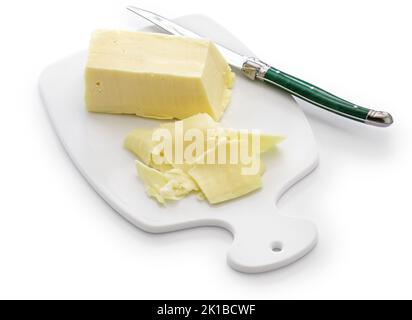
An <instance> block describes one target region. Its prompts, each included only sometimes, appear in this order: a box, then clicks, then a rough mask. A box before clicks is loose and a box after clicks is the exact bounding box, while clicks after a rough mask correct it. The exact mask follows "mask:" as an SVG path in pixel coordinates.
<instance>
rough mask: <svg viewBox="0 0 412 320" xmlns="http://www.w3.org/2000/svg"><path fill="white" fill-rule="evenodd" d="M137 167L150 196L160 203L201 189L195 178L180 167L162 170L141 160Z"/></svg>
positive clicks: (137, 162)
mask: <svg viewBox="0 0 412 320" xmlns="http://www.w3.org/2000/svg"><path fill="white" fill-rule="evenodd" d="M136 169H137V174H138V175H139V177H140V178H141V179H142V180H143V182H144V184H145V188H146V191H147V193H148V194H149V196H151V197H153V198H155V199H156V200H157V201H159V202H160V203H165V201H166V200H179V199H181V198H183V197H184V196H185V195H187V194H189V193H190V192H192V191H198V190H199V188H198V187H197V185H196V183H195V182H194V181H193V179H191V178H190V177H189V176H188V175H187V174H186V173H184V172H183V171H181V170H180V169H171V170H168V171H165V172H161V171H159V170H156V169H153V168H150V167H148V166H147V165H145V164H144V163H142V162H140V161H136Z"/></svg>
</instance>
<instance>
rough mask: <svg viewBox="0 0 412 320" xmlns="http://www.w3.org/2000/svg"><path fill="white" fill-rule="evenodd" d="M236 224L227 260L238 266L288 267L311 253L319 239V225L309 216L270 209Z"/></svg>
mask: <svg viewBox="0 0 412 320" xmlns="http://www.w3.org/2000/svg"><path fill="white" fill-rule="evenodd" d="M248 217H251V218H252V219H253V218H255V219H254V220H252V219H250V218H249V219H244V220H240V221H238V222H237V223H236V225H235V226H234V227H235V228H234V230H235V232H234V241H233V244H232V247H231V248H230V250H229V252H228V255H227V260H228V264H229V265H230V266H231V267H232V268H234V269H235V270H238V271H241V272H245V273H260V272H265V271H270V270H274V269H278V268H281V267H284V266H286V265H288V264H290V263H292V262H294V261H296V260H298V259H300V258H301V257H303V256H304V255H305V254H307V253H308V252H309V251H310V250H311V249H312V248H313V247H314V246H315V245H316V242H317V230H316V227H315V225H314V224H313V223H312V222H310V221H307V220H304V219H301V218H295V217H289V216H285V215H281V214H279V211H278V210H277V209H276V210H275V212H273V209H271V210H266V213H265V214H262V215H261V214H259V217H258V218H256V216H254V215H253V214H251V215H248Z"/></svg>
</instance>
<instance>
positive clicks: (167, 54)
mask: <svg viewBox="0 0 412 320" xmlns="http://www.w3.org/2000/svg"><path fill="white" fill-rule="evenodd" d="M233 82H234V73H233V72H232V71H231V69H230V67H229V65H228V64H227V62H226V61H225V60H224V58H223V56H222V55H221V54H220V52H219V51H218V49H217V48H216V47H215V45H214V44H213V43H212V42H210V41H208V40H201V39H191V38H186V37H180V36H171V35H164V34H158V33H145V32H130V31H111V30H98V31H95V32H94V33H93V35H92V38H91V42H90V47H89V53H88V58H87V63H86V71H85V83H86V91H85V100H86V106H87V109H88V110H89V111H92V112H105V113H123V114H136V115H138V116H143V117H149V118H158V119H173V118H177V119H183V118H186V117H189V116H191V115H194V114H197V113H201V112H203V113H208V114H209V115H210V116H212V117H213V118H214V119H215V120H219V119H220V117H221V116H222V114H223V112H224V110H225V108H226V106H227V105H228V103H229V100H230V94H231V90H230V89H231V87H232V86H233Z"/></svg>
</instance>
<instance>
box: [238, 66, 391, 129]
mask: <svg viewBox="0 0 412 320" xmlns="http://www.w3.org/2000/svg"><path fill="white" fill-rule="evenodd" d="M242 72H243V73H244V74H245V75H246V76H247V77H248V78H250V79H252V80H255V79H259V80H262V81H265V82H268V83H271V84H273V85H275V86H277V87H280V88H282V89H284V90H286V91H288V92H290V93H291V94H292V95H294V96H297V97H299V98H301V99H303V100H306V101H308V102H310V103H312V104H314V105H316V106H318V107H321V108H323V109H325V110H328V111H331V112H333V113H336V114H339V115H341V116H343V117H346V118H349V119H352V120H355V121H359V122H363V123H366V124H370V125H374V126H379V127H387V126H389V125H391V124H392V123H393V119H392V116H391V115H390V114H389V113H388V112H385V111H376V110H372V109H367V108H364V107H361V106H358V105H356V104H354V103H351V102H349V101H346V100H344V99H342V98H339V97H337V96H335V95H333V94H331V93H329V92H327V91H325V90H323V89H320V88H318V87H316V86H314V85H312V84H310V83H308V82H306V81H303V80H300V79H298V78H296V77H294V76H291V75H289V74H287V73H284V72H282V71H280V70H278V69H275V68H273V67H271V66H270V65H268V64H266V63H264V62H262V61H260V60H259V59H256V58H248V59H247V60H246V61H245V63H244V64H243V67H242Z"/></svg>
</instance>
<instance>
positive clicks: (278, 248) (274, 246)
mask: <svg viewBox="0 0 412 320" xmlns="http://www.w3.org/2000/svg"><path fill="white" fill-rule="evenodd" d="M282 247H283V246H282V243H281V242H279V241H276V242H275V243H274V244H272V251H273V252H274V253H279V252H281V251H282V249H283V248H282Z"/></svg>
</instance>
